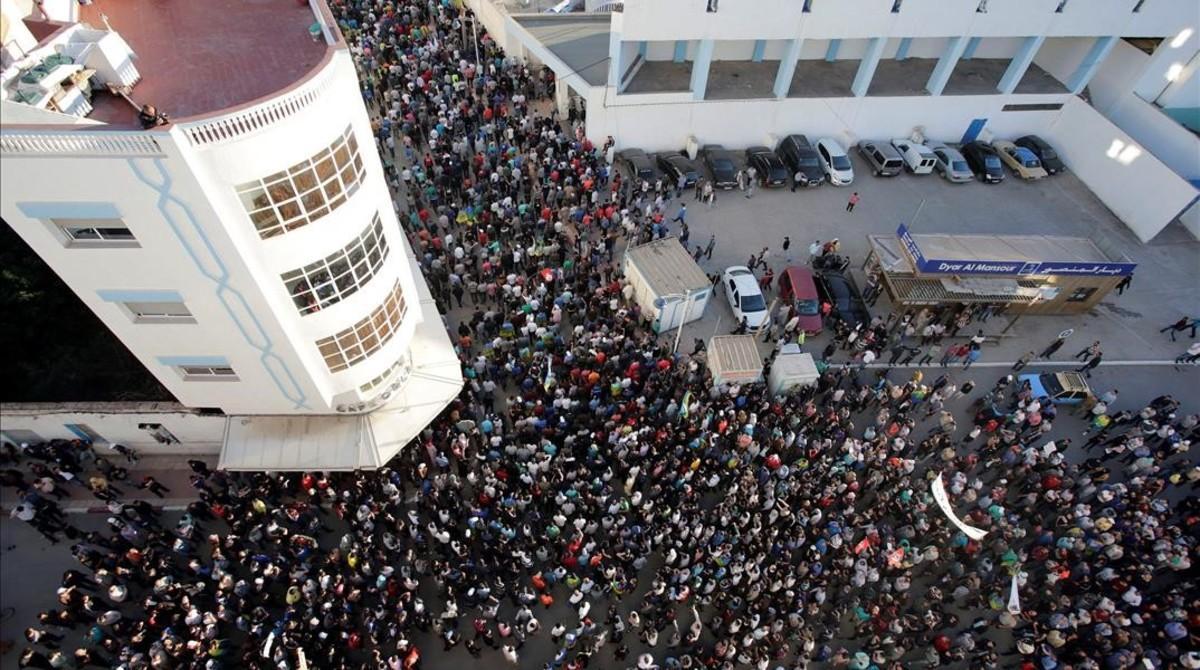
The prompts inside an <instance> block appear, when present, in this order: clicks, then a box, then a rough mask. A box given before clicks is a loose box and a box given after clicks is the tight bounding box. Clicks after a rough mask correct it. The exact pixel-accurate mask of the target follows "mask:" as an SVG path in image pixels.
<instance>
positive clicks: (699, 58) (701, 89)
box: [692, 40, 715, 100]
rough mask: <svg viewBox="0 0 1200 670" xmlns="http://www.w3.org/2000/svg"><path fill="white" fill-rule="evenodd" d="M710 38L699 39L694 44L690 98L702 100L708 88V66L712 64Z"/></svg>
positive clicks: (713, 44) (712, 44) (711, 42)
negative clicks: (694, 55) (694, 53)
mask: <svg viewBox="0 0 1200 670" xmlns="http://www.w3.org/2000/svg"><path fill="white" fill-rule="evenodd" d="M713 46H715V42H713V41H712V40H700V42H699V43H698V44H697V45H696V58H695V59H694V60H693V61H692V98H693V99H695V100H703V99H704V93H705V92H706V91H707V90H708V68H709V66H710V65H712V55H713Z"/></svg>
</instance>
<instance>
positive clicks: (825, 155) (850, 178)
mask: <svg viewBox="0 0 1200 670" xmlns="http://www.w3.org/2000/svg"><path fill="white" fill-rule="evenodd" d="M817 155H818V156H820V157H821V169H823V170H825V174H826V176H828V177H829V183H830V184H833V185H834V186H849V185H850V184H852V183H854V166H853V165H851V163H850V157H849V156H847V155H846V150H845V149H843V148H842V145H840V144H838V141H837V140H835V139H831V138H828V137H825V138H822V139H820V140H818V141H817Z"/></svg>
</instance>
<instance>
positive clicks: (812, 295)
mask: <svg viewBox="0 0 1200 670" xmlns="http://www.w3.org/2000/svg"><path fill="white" fill-rule="evenodd" d="M779 300H780V301H782V302H783V303H784V304H791V305H792V306H793V307H795V308H796V316H797V317H799V319H800V322H799V325H798V327H799V328H800V329H802V330H803V331H804V332H805V333H807V334H809V335H819V334H820V333H821V328H822V324H821V294H819V293H817V282H816V280H815V279H813V273H812V271H811V270H809V269H808V268H802V267H800V266H798V265H789V266H788V267H786V268H784V269H783V274H781V275H780V276H779Z"/></svg>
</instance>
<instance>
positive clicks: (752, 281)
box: [721, 265, 771, 328]
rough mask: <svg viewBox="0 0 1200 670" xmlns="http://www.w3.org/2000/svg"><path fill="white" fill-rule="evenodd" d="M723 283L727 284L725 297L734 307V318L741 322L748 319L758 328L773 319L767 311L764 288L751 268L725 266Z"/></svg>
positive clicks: (751, 324) (748, 323)
mask: <svg viewBox="0 0 1200 670" xmlns="http://www.w3.org/2000/svg"><path fill="white" fill-rule="evenodd" d="M721 279H722V281H721V283H722V284H723V285H724V286H725V298H726V299H728V300H729V307H730V308H732V309H733V319H734V321H735V322H736V323H741V322H742V318H745V319H746V325H747V326H749V327H751V328H758V327H759V326H762V325H763V324H765V323H767V322H768V321H770V319H771V314H770V312H768V311H767V300H766V298H764V297H763V294H762V289H760V288H759V287H758V279H757V278H756V277H755V276H754V273H753V272H751V271H750V268H748V267H746V266H744V265H734V266H733V267H728V268H725V274H724V275H723V276H722V278H721Z"/></svg>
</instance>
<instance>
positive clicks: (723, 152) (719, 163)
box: [700, 144, 737, 188]
mask: <svg viewBox="0 0 1200 670" xmlns="http://www.w3.org/2000/svg"><path fill="white" fill-rule="evenodd" d="M700 156H701V158H702V159H703V160H704V166H705V167H707V168H708V172H709V174H711V175H712V178H713V186H715V187H717V188H733V187H735V186H737V166H736V165H734V163H733V153H732V152H730V151H729V150H727V149H726V148H725V147H723V146H721V145H720V144H706V145H704V148H702V149H700Z"/></svg>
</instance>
